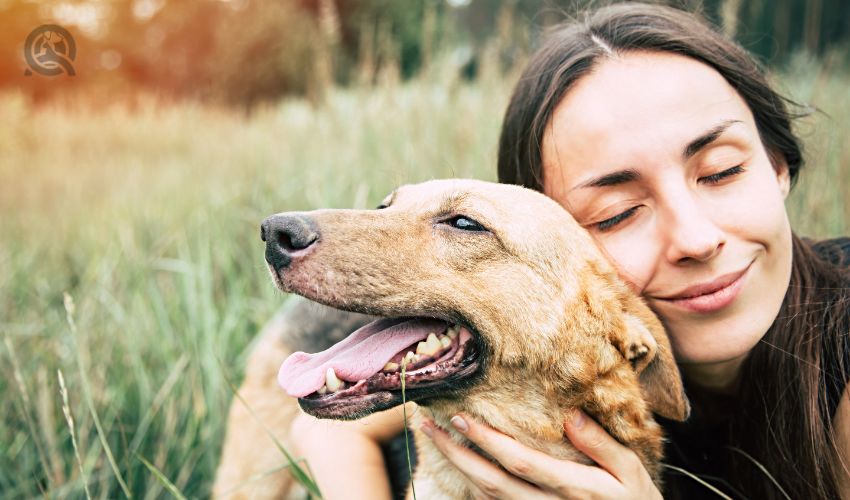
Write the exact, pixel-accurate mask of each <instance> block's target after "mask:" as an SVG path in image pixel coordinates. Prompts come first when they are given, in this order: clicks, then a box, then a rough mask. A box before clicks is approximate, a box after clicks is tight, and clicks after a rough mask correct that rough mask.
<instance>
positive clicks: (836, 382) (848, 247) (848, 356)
mask: <svg viewBox="0 0 850 500" xmlns="http://www.w3.org/2000/svg"><path fill="white" fill-rule="evenodd" d="M812 248H813V249H814V250H815V252H817V254H818V255H820V256H821V258H823V259H824V260H828V261H829V262H832V264H834V265H836V266H839V267H843V268H845V269H850V238H837V239H834V240H824V241H819V242H817V243H815V244H814V245H812ZM848 286H850V283H848ZM848 313H850V310H848ZM841 355H843V356H844V366H846V367H850V349H846V350H845V351H844V352H843V353H837V352H833V351H832V350H829V349H825V350H824V364H823V366H824V370H823V382H824V386H825V387H826V396H827V405H828V408H829V417H830V418H832V417H834V416H835V411H836V410H837V409H838V402H839V401H840V400H841V394H843V393H844V388H845V387H847V385H848V383H850V376H848V375H850V374H847V373H840V371H839V366H840V365H839V362H838V356H841Z"/></svg>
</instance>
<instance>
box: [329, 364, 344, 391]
mask: <svg viewBox="0 0 850 500" xmlns="http://www.w3.org/2000/svg"><path fill="white" fill-rule="evenodd" d="M343 384H344V383H343V381H342V380H340V379H338V378H337V376H336V372H335V371H334V369H333V368H328V371H327V372H325V385H326V386H328V390H329V391H330V392H338V391H339V390H340V389H342V386H343Z"/></svg>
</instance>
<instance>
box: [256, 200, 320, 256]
mask: <svg viewBox="0 0 850 500" xmlns="http://www.w3.org/2000/svg"><path fill="white" fill-rule="evenodd" d="M260 238H261V239H262V240H263V241H265V242H266V262H268V263H269V264H271V265H272V266H273V267H274V268H275V269H281V268H284V267H287V266H289V264H290V263H291V262H292V254H293V253H294V252H296V251H298V250H304V249H305V248H308V247H309V246H310V245H312V244H313V243H315V242H316V241H318V240H319V231H318V229H317V227H316V223H315V221H314V220H312V219H310V218H309V217H307V216H306V215H303V214H278V215H272V216H271V217H268V218H266V220H264V221H263V223H262V224H260Z"/></svg>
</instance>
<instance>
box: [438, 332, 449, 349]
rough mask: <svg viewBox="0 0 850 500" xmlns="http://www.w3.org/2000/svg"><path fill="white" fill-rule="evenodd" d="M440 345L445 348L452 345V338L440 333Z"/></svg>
mask: <svg viewBox="0 0 850 500" xmlns="http://www.w3.org/2000/svg"><path fill="white" fill-rule="evenodd" d="M440 345H441V346H443V348H444V349H445V348H448V347H449V346H450V345H452V339H450V338H448V337H446V336H445V335H440Z"/></svg>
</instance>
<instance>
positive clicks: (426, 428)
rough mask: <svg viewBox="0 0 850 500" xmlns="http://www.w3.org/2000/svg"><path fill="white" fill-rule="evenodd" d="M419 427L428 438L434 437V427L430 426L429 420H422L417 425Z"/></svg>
mask: <svg viewBox="0 0 850 500" xmlns="http://www.w3.org/2000/svg"><path fill="white" fill-rule="evenodd" d="M419 429H421V430H422V432H424V433H425V435H426V436H428V437H429V438H433V437H434V428H433V427H431V422H430V421H425V422H423V423H422V425H421V426H420V427H419Z"/></svg>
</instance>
